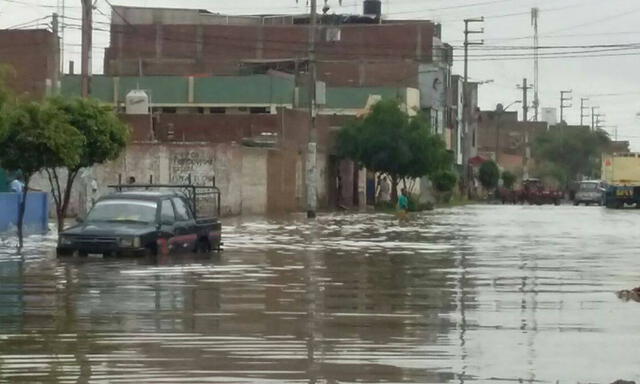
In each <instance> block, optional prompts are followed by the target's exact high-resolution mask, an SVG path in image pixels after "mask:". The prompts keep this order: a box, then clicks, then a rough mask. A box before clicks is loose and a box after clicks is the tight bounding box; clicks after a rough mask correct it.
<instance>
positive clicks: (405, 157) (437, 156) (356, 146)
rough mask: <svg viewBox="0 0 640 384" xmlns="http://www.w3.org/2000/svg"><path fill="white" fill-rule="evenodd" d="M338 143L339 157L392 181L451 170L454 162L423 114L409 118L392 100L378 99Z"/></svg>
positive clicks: (346, 128) (339, 135) (344, 130)
mask: <svg viewBox="0 0 640 384" xmlns="http://www.w3.org/2000/svg"><path fill="white" fill-rule="evenodd" d="M336 145H337V151H338V155H339V156H341V157H344V158H349V159H351V160H353V161H355V162H357V163H359V164H360V165H362V166H364V167H366V168H367V169H369V170H372V171H374V172H380V173H386V174H388V175H390V176H391V177H392V179H393V180H397V179H402V178H406V177H409V178H417V177H421V176H426V175H433V174H434V173H435V172H437V171H441V170H447V169H450V168H451V164H452V161H453V156H452V154H451V153H450V152H449V151H447V149H446V146H445V143H444V141H443V140H442V138H441V137H440V136H438V135H435V134H432V133H431V130H430V127H429V125H428V124H427V122H426V120H425V119H424V117H423V116H421V115H418V116H415V117H410V116H409V115H408V114H407V113H406V112H404V111H403V110H402V109H401V108H400V105H399V104H398V102H396V101H391V100H385V101H380V102H378V103H377V104H376V105H374V106H373V109H372V111H371V113H370V114H369V115H367V116H366V117H365V118H364V119H358V120H355V121H353V122H351V123H350V124H348V125H347V126H346V127H344V128H343V129H342V130H341V131H340V132H339V134H338V138H337V144H336Z"/></svg>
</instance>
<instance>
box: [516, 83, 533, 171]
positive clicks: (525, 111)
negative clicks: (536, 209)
mask: <svg viewBox="0 0 640 384" xmlns="http://www.w3.org/2000/svg"><path fill="white" fill-rule="evenodd" d="M517 87H518V89H522V121H524V122H527V121H529V104H528V98H527V96H528V93H529V90H530V89H532V88H533V86H532V85H527V79H526V78H524V79H522V85H518V86H517ZM530 158H531V148H529V129H528V128H527V127H526V126H525V127H524V157H523V164H522V171H523V177H524V178H525V179H528V178H529V159H530Z"/></svg>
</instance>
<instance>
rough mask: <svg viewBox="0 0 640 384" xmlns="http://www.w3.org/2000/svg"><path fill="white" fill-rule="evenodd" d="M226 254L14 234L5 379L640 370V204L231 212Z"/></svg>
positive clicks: (606, 378) (353, 378) (457, 376)
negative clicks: (403, 217)
mask: <svg viewBox="0 0 640 384" xmlns="http://www.w3.org/2000/svg"><path fill="white" fill-rule="evenodd" d="M225 224H226V226H225V228H224V232H223V236H224V242H225V251H224V252H223V253H222V254H220V255H217V256H211V257H204V258H203V257H197V256H195V255H185V256H183V257H171V258H162V257H160V258H158V259H157V260H148V259H102V258H87V259H73V258H71V259H61V260H58V259H56V257H55V255H54V247H55V241H56V240H55V236H53V235H50V236H45V237H35V238H31V239H30V240H29V241H28V245H27V249H26V250H25V252H24V254H25V255H24V256H19V255H16V254H15V253H14V251H13V250H12V249H11V247H10V246H9V243H10V242H12V241H13V239H11V241H5V242H4V243H2V244H0V382H1V383H16V382H17V383H20V382H24V383H33V382H45V383H76V382H110V383H129V382H144V383H163V382H166V383H170V382H171V383H174V382H198V383H200V382H215V383H283V382H289V383H354V382H368V383H372V382H384V383H495V382H504V383H511V382H512V383H520V382H526V383H534V382H535V383H579V382H580V383H611V382H613V381H614V380H616V379H626V380H640V371H639V370H638V367H639V366H640V355H638V353H637V350H638V346H639V345H640V321H639V319H640V303H636V302H633V301H630V302H623V301H621V300H619V299H618V298H617V297H616V295H615V291H617V290H621V289H630V288H632V287H636V286H638V285H640V255H639V254H638V235H639V233H638V228H639V226H640V211H634V210H625V211H614V210H606V209H602V208H598V207H573V206H561V207H553V206H542V207H530V206H486V205H477V206H466V207H458V208H451V209H442V210H437V211H435V212H429V213H424V214H421V215H417V216H413V217H412V219H411V220H410V221H409V222H407V223H403V224H401V225H398V222H397V220H395V218H394V216H391V215H385V214H361V215H343V214H327V215H323V216H321V217H320V218H319V219H318V220H317V222H314V223H308V222H307V221H306V220H304V219H303V218H302V216H297V217H293V218H290V219H286V220H280V219H273V220H269V219H261V218H260V219H246V218H245V219H230V220H228V221H226V223H225Z"/></svg>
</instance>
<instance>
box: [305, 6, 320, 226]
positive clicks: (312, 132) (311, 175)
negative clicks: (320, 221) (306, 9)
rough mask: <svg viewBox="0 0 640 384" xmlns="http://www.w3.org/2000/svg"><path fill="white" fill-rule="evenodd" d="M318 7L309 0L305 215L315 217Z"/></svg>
mask: <svg viewBox="0 0 640 384" xmlns="http://www.w3.org/2000/svg"><path fill="white" fill-rule="evenodd" d="M317 7H318V2H317V0H311V11H310V12H311V14H310V17H309V57H308V60H309V68H308V71H309V83H308V87H309V141H308V144H307V172H306V173H307V175H306V185H307V217H308V218H309V219H313V218H315V217H316V209H317V205H318V195H317V193H318V188H317V182H318V180H317V176H316V168H317V163H316V161H317V151H318V142H317V136H318V133H317V131H316V26H317V23H318V17H317V14H316V11H317Z"/></svg>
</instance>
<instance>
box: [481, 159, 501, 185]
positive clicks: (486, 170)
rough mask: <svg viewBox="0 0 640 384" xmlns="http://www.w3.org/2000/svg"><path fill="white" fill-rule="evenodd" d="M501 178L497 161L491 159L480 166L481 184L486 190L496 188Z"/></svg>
mask: <svg viewBox="0 0 640 384" xmlns="http://www.w3.org/2000/svg"><path fill="white" fill-rule="evenodd" d="M499 179H500V170H499V169H498V165H497V164H496V162H495V161H493V160H489V161H485V162H484V163H482V165H481V166H480V184H482V186H483V187H484V189H486V190H491V189H494V188H496V187H497V186H498V180H499Z"/></svg>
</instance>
